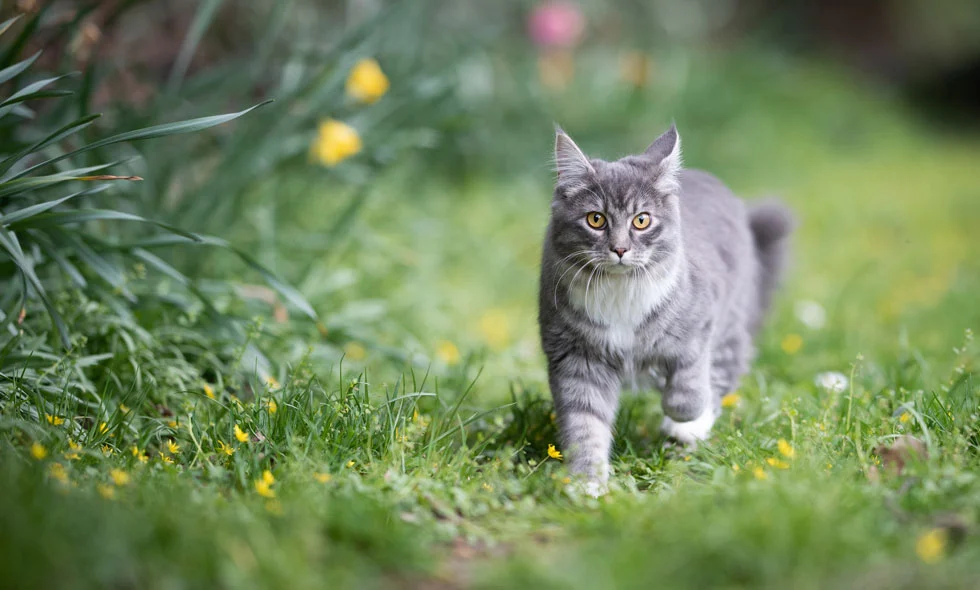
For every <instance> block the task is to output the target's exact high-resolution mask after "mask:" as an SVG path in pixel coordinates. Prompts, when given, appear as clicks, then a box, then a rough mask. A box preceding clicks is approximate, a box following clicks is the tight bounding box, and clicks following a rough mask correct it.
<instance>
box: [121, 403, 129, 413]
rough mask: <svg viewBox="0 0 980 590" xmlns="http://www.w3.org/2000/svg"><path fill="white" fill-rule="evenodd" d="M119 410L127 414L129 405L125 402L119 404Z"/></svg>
mask: <svg viewBox="0 0 980 590" xmlns="http://www.w3.org/2000/svg"><path fill="white" fill-rule="evenodd" d="M119 411H120V412H122V413H123V414H128V413H129V406H127V405H126V404H119Z"/></svg>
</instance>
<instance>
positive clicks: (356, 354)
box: [344, 342, 367, 361]
mask: <svg viewBox="0 0 980 590" xmlns="http://www.w3.org/2000/svg"><path fill="white" fill-rule="evenodd" d="M344 356H346V357H347V358H349V359H350V360H352V361H363V360H364V359H365V357H367V350H365V349H364V347H363V346H361V345H360V344H358V343H357V342H348V343H347V344H345V345H344Z"/></svg>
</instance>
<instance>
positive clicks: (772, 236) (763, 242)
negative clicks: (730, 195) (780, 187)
mask: <svg viewBox="0 0 980 590" xmlns="http://www.w3.org/2000/svg"><path fill="white" fill-rule="evenodd" d="M795 225H796V222H795V221H794V219H793V214H792V213H791V212H790V210H789V208H788V207H786V205H784V204H782V203H781V202H779V201H776V200H770V201H763V202H761V203H759V204H757V205H755V206H753V207H752V208H751V209H750V210H749V228H750V229H751V230H752V238H753V240H754V241H755V251H756V256H758V259H759V264H760V267H761V272H760V275H759V315H758V319H757V320H756V322H755V323H756V324H757V325H758V324H760V323H761V320H762V316H763V315H764V314H765V311H766V310H767V309H768V308H769V304H770V302H771V301H772V295H773V293H774V292H775V291H776V287H778V286H779V281H780V278H781V277H782V274H783V268H784V267H785V265H786V258H787V254H788V249H789V244H788V242H789V240H788V238H789V234H790V233H791V232H792V231H793V228H794V227H795Z"/></svg>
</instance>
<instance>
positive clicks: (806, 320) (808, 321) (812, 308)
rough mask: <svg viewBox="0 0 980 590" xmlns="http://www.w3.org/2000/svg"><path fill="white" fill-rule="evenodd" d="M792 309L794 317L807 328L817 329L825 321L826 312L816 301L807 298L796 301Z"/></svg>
mask: <svg viewBox="0 0 980 590" xmlns="http://www.w3.org/2000/svg"><path fill="white" fill-rule="evenodd" d="M793 311H794V312H795V313H796V318H797V319H798V320H800V321H801V322H803V325H804V326H806V327H807V328H810V329H813V330H819V329H820V328H823V327H824V324H826V323H827V312H826V311H825V310H824V308H823V306H822V305H820V304H819V303H817V302H816V301H811V300H809V299H803V300H801V301H797V302H796V305H794V306H793Z"/></svg>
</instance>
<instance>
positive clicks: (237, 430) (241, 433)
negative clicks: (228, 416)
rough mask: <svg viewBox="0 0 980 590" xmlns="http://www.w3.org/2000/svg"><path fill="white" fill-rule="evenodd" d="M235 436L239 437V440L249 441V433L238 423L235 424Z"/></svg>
mask: <svg viewBox="0 0 980 590" xmlns="http://www.w3.org/2000/svg"><path fill="white" fill-rule="evenodd" d="M235 438H236V439H238V442H248V433H247V432H245V431H244V430H242V428H241V426H239V425H238V424H235Z"/></svg>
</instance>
